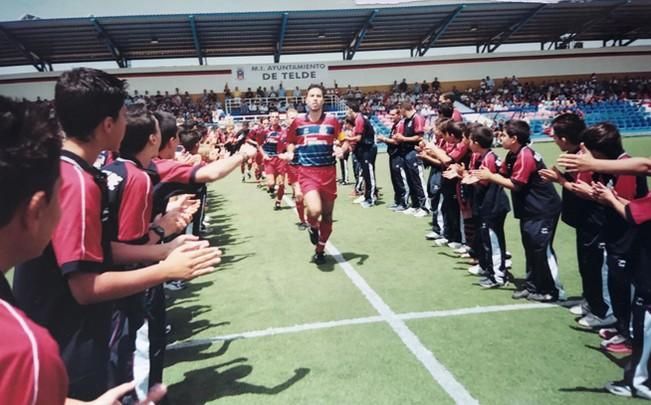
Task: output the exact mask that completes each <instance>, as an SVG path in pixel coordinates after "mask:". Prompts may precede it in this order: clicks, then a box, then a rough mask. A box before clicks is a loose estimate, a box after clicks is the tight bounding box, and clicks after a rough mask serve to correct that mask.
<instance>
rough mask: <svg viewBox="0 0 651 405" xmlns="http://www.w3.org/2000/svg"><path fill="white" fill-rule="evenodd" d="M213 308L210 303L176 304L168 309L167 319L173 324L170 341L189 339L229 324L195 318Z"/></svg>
mask: <svg viewBox="0 0 651 405" xmlns="http://www.w3.org/2000/svg"><path fill="white" fill-rule="evenodd" d="M211 309H212V307H211V306H210V305H190V306H181V305H178V306H175V307H174V308H169V309H168V310H167V314H166V316H167V321H168V322H169V323H170V324H171V325H172V334H171V335H170V337H169V339H168V340H169V341H170V342H173V341H178V340H185V339H189V338H191V337H193V336H195V335H196V334H198V333H200V332H203V331H205V330H207V329H211V328H217V327H220V326H225V325H229V324H230V322H219V323H212V322H210V321H209V320H207V319H195V318H197V317H199V316H200V315H202V314H205V313H206V312H209V311H210V310H211Z"/></svg>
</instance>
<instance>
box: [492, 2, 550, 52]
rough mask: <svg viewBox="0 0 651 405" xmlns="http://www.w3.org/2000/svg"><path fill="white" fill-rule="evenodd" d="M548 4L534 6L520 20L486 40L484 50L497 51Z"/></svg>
mask: <svg viewBox="0 0 651 405" xmlns="http://www.w3.org/2000/svg"><path fill="white" fill-rule="evenodd" d="M546 5H547V4H541V5H539V6H538V7H536V8H534V9H533V10H531V11H529V12H527V14H525V15H524V16H522V18H520V19H519V20H518V21H516V22H515V23H513V24H511V25H510V26H509V27H507V28H506V29H505V30H504V31H502V32H500V33H499V34H497V35H493V37H492V38H491V39H489V40H488V41H486V43H485V44H484V48H483V49H484V50H483V51H482V52H484V51H488V52H489V53H490V52H495V50H496V49H497V48H498V47H499V46H500V45H502V44H503V43H504V42H506V40H508V39H509V38H510V37H511V35H513V34H515V33H516V32H518V31H520V29H521V28H522V27H524V26H525V25H526V24H527V23H528V22H529V21H530V20H531V19H532V18H534V17H535V16H536V14H538V13H539V12H540V11H541V10H542V9H543V8H545V6H546Z"/></svg>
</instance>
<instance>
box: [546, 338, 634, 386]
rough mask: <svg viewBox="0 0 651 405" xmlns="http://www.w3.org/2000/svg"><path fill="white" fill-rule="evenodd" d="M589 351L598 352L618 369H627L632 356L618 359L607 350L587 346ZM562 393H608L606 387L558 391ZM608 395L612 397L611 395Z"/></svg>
mask: <svg viewBox="0 0 651 405" xmlns="http://www.w3.org/2000/svg"><path fill="white" fill-rule="evenodd" d="M585 347H587V348H588V349H592V350H596V351H598V352H599V353H601V354H603V355H604V356H605V357H606V358H607V359H608V360H610V361H611V362H612V363H613V364H615V365H616V366H617V367H619V368H620V369H622V370H623V369H624V367H626V364H627V363H628V361H629V357H630V356H626V357H616V356H614V355H613V354H612V353H608V352H607V351H605V350H602V349H601V348H599V347H595V346H590V345H585ZM558 390H559V391H560V392H594V393H598V394H604V393H607V392H608V391H606V389H605V388H604V387H571V388H559V389H558ZM608 395H611V394H610V393H609V394H608Z"/></svg>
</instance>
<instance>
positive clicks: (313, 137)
mask: <svg viewBox="0 0 651 405" xmlns="http://www.w3.org/2000/svg"><path fill="white" fill-rule="evenodd" d="M324 94H325V90H324V89H323V87H322V86H320V85H318V84H311V85H310V86H309V87H308V89H307V96H306V97H305V103H306V109H307V111H308V112H307V113H305V114H304V115H300V116H298V117H296V119H295V120H294V121H293V122H292V124H291V125H290V127H289V128H288V130H287V153H285V154H283V155H282V156H281V157H282V158H284V159H285V160H289V161H291V160H293V159H294V155H296V157H297V162H298V182H299V184H300V187H301V191H302V192H303V200H304V202H305V207H306V208H307V222H308V223H309V225H310V228H309V229H308V230H309V233H310V241H311V242H312V244H313V245H315V246H316V251H315V254H314V256H313V257H312V261H313V262H314V263H316V264H322V263H324V262H325V254H324V250H325V245H326V242H327V241H328V238H329V237H330V234H331V233H332V211H333V209H334V206H335V199H336V198H337V169H336V167H335V163H336V161H335V156H334V149H333V145H334V141H335V139H336V138H337V135H338V134H339V121H337V119H336V118H335V117H332V116H329V115H326V114H325V113H324V112H323V102H324V100H323V95H324ZM347 148H348V145H347V142H344V147H343V149H344V150H346V149H347Z"/></svg>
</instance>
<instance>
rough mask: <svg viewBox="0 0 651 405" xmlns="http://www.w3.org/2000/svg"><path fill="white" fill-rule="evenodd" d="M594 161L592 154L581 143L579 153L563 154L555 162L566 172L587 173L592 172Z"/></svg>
mask: <svg viewBox="0 0 651 405" xmlns="http://www.w3.org/2000/svg"><path fill="white" fill-rule="evenodd" d="M595 160H596V159H595V158H594V156H592V152H590V150H589V149H588V148H586V146H585V145H584V144H583V142H581V145H580V153H576V154H572V153H563V154H561V155H560V156H559V157H558V160H557V161H556V162H557V163H558V165H559V166H561V167H564V168H565V170H567V171H568V172H587V171H593V170H594V165H595Z"/></svg>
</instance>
